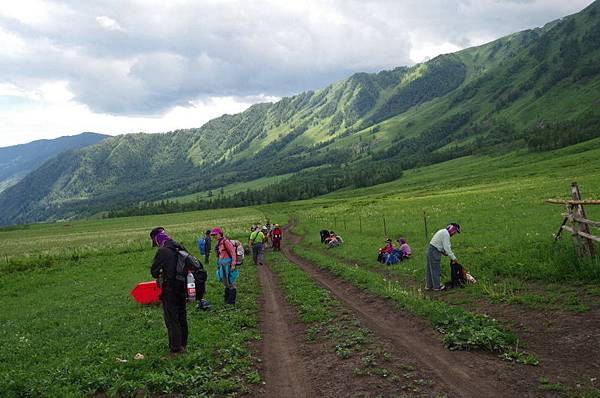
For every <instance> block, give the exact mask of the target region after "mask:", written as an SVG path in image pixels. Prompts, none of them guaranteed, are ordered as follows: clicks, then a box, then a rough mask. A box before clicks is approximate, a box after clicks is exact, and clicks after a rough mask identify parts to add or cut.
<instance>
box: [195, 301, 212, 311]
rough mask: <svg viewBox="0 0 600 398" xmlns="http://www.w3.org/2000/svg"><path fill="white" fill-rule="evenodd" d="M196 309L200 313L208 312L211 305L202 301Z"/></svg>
mask: <svg viewBox="0 0 600 398" xmlns="http://www.w3.org/2000/svg"><path fill="white" fill-rule="evenodd" d="M196 309H197V310H199V311H208V310H209V309H210V304H209V303H208V301H206V300H204V299H202V300H200V301H199V302H198V305H197V306H196Z"/></svg>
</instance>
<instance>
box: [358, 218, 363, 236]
mask: <svg viewBox="0 0 600 398" xmlns="http://www.w3.org/2000/svg"><path fill="white" fill-rule="evenodd" d="M358 230H359V231H360V233H361V234H362V216H361V215H360V214H359V215H358Z"/></svg>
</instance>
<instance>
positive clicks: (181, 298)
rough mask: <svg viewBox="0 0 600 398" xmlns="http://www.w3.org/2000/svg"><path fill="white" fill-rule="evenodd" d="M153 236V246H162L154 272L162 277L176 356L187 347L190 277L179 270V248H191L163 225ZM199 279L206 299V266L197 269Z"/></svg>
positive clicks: (200, 294) (198, 286)
mask: <svg viewBox="0 0 600 398" xmlns="http://www.w3.org/2000/svg"><path fill="white" fill-rule="evenodd" d="M150 239H151V240H152V246H153V247H158V250H156V254H155V255H154V260H153V261H152V267H151V268H150V273H151V274H152V277H153V278H157V279H159V280H160V286H161V289H162V291H161V295H160V299H161V301H162V305H163V315H164V318H165V325H166V327H167V334H168V336H169V351H170V354H169V355H170V356H171V357H174V356H176V355H178V354H181V353H183V352H185V351H186V348H187V339H188V323H187V312H186V299H187V298H186V280H185V278H184V277H182V276H180V275H178V273H177V263H178V260H179V251H185V252H187V250H186V249H185V247H183V246H181V245H180V244H179V243H177V242H175V241H174V240H173V239H171V237H170V236H169V235H167V233H166V232H165V229H164V228H163V227H156V228H154V229H153V230H152V231H150ZM188 253H189V252H188ZM200 266H201V264H200ZM200 274H202V275H200ZM178 276H179V277H178ZM195 281H196V291H197V296H198V297H199V300H203V297H204V293H205V289H206V288H205V283H206V272H205V271H204V270H203V269H202V272H196V275H195ZM207 304H208V303H207Z"/></svg>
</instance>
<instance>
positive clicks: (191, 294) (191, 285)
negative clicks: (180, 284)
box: [187, 271, 196, 301]
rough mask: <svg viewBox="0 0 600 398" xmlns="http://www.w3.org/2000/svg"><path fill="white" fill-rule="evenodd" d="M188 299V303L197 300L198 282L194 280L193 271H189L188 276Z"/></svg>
mask: <svg viewBox="0 0 600 398" xmlns="http://www.w3.org/2000/svg"><path fill="white" fill-rule="evenodd" d="M187 297H188V301H195V300H196V282H195V280H194V274H192V271H188V274H187Z"/></svg>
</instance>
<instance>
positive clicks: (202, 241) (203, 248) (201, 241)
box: [198, 238, 206, 256]
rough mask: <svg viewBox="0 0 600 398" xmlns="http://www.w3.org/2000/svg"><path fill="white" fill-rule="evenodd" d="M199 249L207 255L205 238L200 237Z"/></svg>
mask: <svg viewBox="0 0 600 398" xmlns="http://www.w3.org/2000/svg"><path fill="white" fill-rule="evenodd" d="M198 250H199V251H200V254H201V255H203V256H206V240H205V239H204V238H200V239H198Z"/></svg>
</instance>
